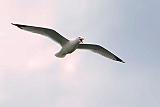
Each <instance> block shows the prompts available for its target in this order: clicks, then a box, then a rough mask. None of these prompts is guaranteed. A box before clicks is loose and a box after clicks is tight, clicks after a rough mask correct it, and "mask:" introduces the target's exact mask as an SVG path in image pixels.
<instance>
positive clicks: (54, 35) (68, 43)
mask: <svg viewBox="0 0 160 107" xmlns="http://www.w3.org/2000/svg"><path fill="white" fill-rule="evenodd" d="M12 24H13V23H12ZM13 25H15V26H17V27H19V28H20V29H23V30H26V31H30V32H33V33H38V34H41V35H45V36H48V37H49V38H51V39H52V40H54V41H56V42H57V43H59V44H60V45H61V46H62V48H61V50H60V51H59V52H58V53H56V54H55V56H56V57H59V58H63V57H65V56H66V55H67V54H70V53H72V52H74V51H75V50H76V49H87V50H91V51H93V52H95V53H98V54H100V55H102V56H104V57H107V58H110V59H112V60H115V61H119V62H123V63H124V61H122V60H121V59H120V58H118V57H117V56H115V55H114V54H113V53H111V52H110V51H108V50H107V49H105V48H103V47H102V46H100V45H96V44H81V43H82V41H83V38H81V37H78V38H76V39H75V40H68V39H66V38H65V37H63V36H61V35H60V34H59V33H58V32H56V31H55V30H52V29H48V28H42V27H34V26H28V25H21V24H13Z"/></svg>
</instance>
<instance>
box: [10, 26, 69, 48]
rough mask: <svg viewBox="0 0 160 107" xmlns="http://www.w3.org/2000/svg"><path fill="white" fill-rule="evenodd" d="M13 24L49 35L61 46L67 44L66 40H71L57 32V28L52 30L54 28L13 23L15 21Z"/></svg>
mask: <svg viewBox="0 0 160 107" xmlns="http://www.w3.org/2000/svg"><path fill="white" fill-rule="evenodd" d="M11 24H12V25H15V26H17V27H19V28H20V29H22V30H26V31H30V32H33V33H38V34H41V35H45V36H48V37H49V38H51V39H52V40H54V41H56V42H57V43H59V44H60V45H61V46H63V45H65V44H66V42H68V41H69V40H68V39H66V38H65V37H63V36H62V35H60V34H59V33H58V32H56V31H55V30H52V29H48V28H42V27H35V26H28V25H21V24H13V23H11Z"/></svg>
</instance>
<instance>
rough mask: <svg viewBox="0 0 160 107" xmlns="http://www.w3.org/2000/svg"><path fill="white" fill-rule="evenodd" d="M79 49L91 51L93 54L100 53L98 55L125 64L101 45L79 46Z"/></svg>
mask: <svg viewBox="0 0 160 107" xmlns="http://www.w3.org/2000/svg"><path fill="white" fill-rule="evenodd" d="M77 49H87V50H91V51H92V52H95V53H98V54H100V55H102V56H104V57H106V58H109V59H112V60H115V61H119V62H122V63H125V62H124V61H123V60H121V59H120V58H118V57H117V56H116V55H114V54H113V53H111V52H110V51H108V50H107V49H105V48H103V47H102V46H100V45H96V44H79V46H78V48H77Z"/></svg>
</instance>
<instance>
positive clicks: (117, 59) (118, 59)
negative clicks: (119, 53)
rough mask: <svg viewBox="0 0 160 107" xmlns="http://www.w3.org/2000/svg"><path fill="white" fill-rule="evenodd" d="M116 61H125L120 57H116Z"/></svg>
mask: <svg viewBox="0 0 160 107" xmlns="http://www.w3.org/2000/svg"><path fill="white" fill-rule="evenodd" d="M116 61H119V62H122V63H125V62H124V61H123V60H122V59H120V58H118V57H116Z"/></svg>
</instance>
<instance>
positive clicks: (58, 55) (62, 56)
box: [55, 53, 66, 58]
mask: <svg viewBox="0 0 160 107" xmlns="http://www.w3.org/2000/svg"><path fill="white" fill-rule="evenodd" d="M55 56H56V57H58V58H64V57H65V56H66V54H61V53H56V54H55Z"/></svg>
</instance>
